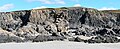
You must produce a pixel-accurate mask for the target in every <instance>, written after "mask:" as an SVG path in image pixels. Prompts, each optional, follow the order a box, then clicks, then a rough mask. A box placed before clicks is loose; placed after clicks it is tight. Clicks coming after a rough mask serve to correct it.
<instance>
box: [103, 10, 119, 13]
mask: <svg viewBox="0 0 120 49" xmlns="http://www.w3.org/2000/svg"><path fill="white" fill-rule="evenodd" d="M103 12H111V13H120V10H103Z"/></svg>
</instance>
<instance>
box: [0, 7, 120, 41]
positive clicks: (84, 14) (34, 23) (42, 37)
mask: <svg viewBox="0 0 120 49" xmlns="http://www.w3.org/2000/svg"><path fill="white" fill-rule="evenodd" d="M0 28H1V29H0V42H1V43H4V42H27V41H33V42H42V41H53V40H64V39H67V40H69V41H77V42H81V41H84V42H89V43H101V42H102V43H114V42H119V39H118V38H117V37H120V13H112V12H109V11H107V12H105V11H98V10H96V9H92V8H84V7H69V8H66V7H64V8H46V9H32V10H23V11H13V12H0ZM1 30H2V31H1ZM11 34H12V35H11ZM79 36H85V37H92V36H95V37H94V38H95V39H94V38H91V39H86V40H85V39H83V38H79ZM102 37H103V38H102ZM96 38H97V39H96Z"/></svg>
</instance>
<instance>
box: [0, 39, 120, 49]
mask: <svg viewBox="0 0 120 49" xmlns="http://www.w3.org/2000/svg"><path fill="white" fill-rule="evenodd" d="M0 49H120V43H100V44H98V43H95V44H88V43H82V42H68V41H51V42H39V43H29V42H28V43H3V44H0Z"/></svg>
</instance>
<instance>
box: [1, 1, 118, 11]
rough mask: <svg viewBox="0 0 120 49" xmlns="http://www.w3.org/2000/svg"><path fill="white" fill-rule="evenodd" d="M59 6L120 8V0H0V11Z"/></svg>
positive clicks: (99, 8)
mask: <svg viewBox="0 0 120 49" xmlns="http://www.w3.org/2000/svg"><path fill="white" fill-rule="evenodd" d="M59 7H89V8H95V9H98V10H115V9H120V0H0V12H8V11H16V10H30V9H38V8H59Z"/></svg>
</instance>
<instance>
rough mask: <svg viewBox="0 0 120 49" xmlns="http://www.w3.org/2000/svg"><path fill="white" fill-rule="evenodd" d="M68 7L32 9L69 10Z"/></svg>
mask: <svg viewBox="0 0 120 49" xmlns="http://www.w3.org/2000/svg"><path fill="white" fill-rule="evenodd" d="M67 9H68V8H67V7H61V8H42V9H32V10H67Z"/></svg>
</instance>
